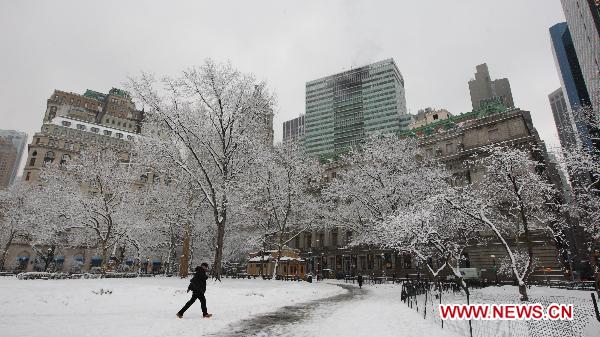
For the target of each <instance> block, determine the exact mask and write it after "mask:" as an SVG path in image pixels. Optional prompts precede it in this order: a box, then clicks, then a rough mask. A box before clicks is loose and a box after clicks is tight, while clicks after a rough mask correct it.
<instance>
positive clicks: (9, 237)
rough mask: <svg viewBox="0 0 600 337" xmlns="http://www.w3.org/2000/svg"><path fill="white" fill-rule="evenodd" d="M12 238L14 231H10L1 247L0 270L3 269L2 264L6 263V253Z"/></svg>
mask: <svg viewBox="0 0 600 337" xmlns="http://www.w3.org/2000/svg"><path fill="white" fill-rule="evenodd" d="M14 238H15V233H14V232H13V231H11V232H10V235H9V236H8V240H7V241H6V244H5V245H4V248H3V249H2V257H1V258H0V270H4V266H5V264H6V255H8V249H9V248H10V245H11V244H12V242H13V239H14Z"/></svg>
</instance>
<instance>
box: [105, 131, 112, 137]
mask: <svg viewBox="0 0 600 337" xmlns="http://www.w3.org/2000/svg"><path fill="white" fill-rule="evenodd" d="M104 135H105V136H110V135H112V131H108V130H104Z"/></svg>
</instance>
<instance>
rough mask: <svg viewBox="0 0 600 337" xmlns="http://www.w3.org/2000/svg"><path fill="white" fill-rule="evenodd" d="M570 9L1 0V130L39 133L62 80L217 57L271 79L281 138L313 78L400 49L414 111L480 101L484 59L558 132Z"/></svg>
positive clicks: (436, 1)
mask: <svg viewBox="0 0 600 337" xmlns="http://www.w3.org/2000/svg"><path fill="white" fill-rule="evenodd" d="M561 21H564V15H563V12H562V8H561V5H560V1H559V0H502V1H497V0H429V1H417V0H393V1H392V0H391V1H377V0H361V1H326V0H315V1H307V0H303V1H284V0H271V1H263V0H253V1H243V0H239V1H173V0H171V1H106V0H103V1H94V2H92V1H80V0H73V1H59V0H54V1H42V0H40V1H27V0H19V1H10V0H0V46H1V47H0V129H16V130H22V131H25V132H27V133H28V134H29V136H30V137H31V136H32V135H33V133H35V132H36V131H39V130H40V128H41V122H42V117H43V113H44V111H45V106H46V100H47V99H48V98H49V97H50V95H51V94H52V91H53V90H54V89H61V90H65V91H71V92H76V93H83V92H84V91H85V89H88V88H89V89H93V90H97V91H101V92H108V90H109V89H110V88H112V87H121V86H122V84H123V83H124V82H125V81H126V79H127V77H128V76H132V75H136V74H138V73H139V72H140V71H142V70H144V71H150V72H153V73H156V74H158V75H165V74H167V75H176V74H177V73H178V72H179V71H181V70H183V69H185V68H187V67H189V66H192V65H200V64H201V63H202V62H203V60H204V59H206V58H208V57H210V58H213V59H215V60H217V61H227V60H230V61H231V62H232V63H233V64H234V65H235V66H236V67H238V68H239V69H240V70H242V71H245V72H252V73H254V74H255V75H256V76H257V78H259V79H261V80H266V81H267V82H268V84H269V86H270V88H271V89H272V90H273V91H275V93H276V94H277V97H278V107H277V115H276V117H275V126H274V127H275V139H276V140H280V139H281V128H282V127H281V124H282V122H283V121H285V120H287V119H291V118H293V117H296V116H297V115H299V114H300V113H303V112H304V95H305V92H304V88H305V83H306V82H307V81H309V80H313V79H316V78H319V77H323V76H326V75H330V74H333V73H336V72H340V71H343V70H347V69H349V68H351V67H358V66H362V65H365V64H368V63H371V62H374V61H379V60H382V59H386V58H393V59H394V60H395V61H396V64H397V65H398V68H399V69H400V71H401V72H402V74H403V76H404V79H405V83H406V100H407V105H408V109H409V111H410V112H412V113H416V111H417V110H418V109H421V108H424V107H429V106H431V107H435V108H446V109H448V110H449V111H451V112H453V113H461V112H466V111H470V110H471V103H470V97H469V89H468V84H467V82H468V80H469V79H470V78H472V77H473V73H474V72H475V66H476V65H477V64H480V63H483V62H486V63H487V64H488V66H489V68H490V73H491V76H492V78H500V77H508V78H509V80H510V84H511V86H512V91H513V96H514V100H515V105H516V106H518V107H520V108H522V109H524V110H529V111H531V112H532V115H533V119H534V125H535V126H536V127H537V129H538V131H539V133H540V135H541V136H542V138H543V139H544V140H546V142H547V143H548V145H556V144H557V143H558V140H557V136H556V129H555V125H554V120H553V118H552V113H551V111H550V106H549V103H548V97H547V95H548V94H549V93H550V92H552V91H553V90H555V89H557V88H558V87H559V86H560V83H559V80H558V76H557V72H556V68H555V65H554V60H553V56H552V51H551V48H550V38H549V34H548V28H549V27H550V26H552V25H553V24H555V23H558V22H561Z"/></svg>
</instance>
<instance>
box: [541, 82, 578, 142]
mask: <svg viewBox="0 0 600 337" xmlns="http://www.w3.org/2000/svg"><path fill="white" fill-rule="evenodd" d="M548 100H549V101H550V108H551V109H552V116H553V117H554V123H555V124H556V130H557V131H558V138H559V140H560V145H561V146H562V147H563V148H568V147H570V146H572V145H574V144H575V142H576V137H577V132H576V131H575V130H576V126H575V120H574V119H573V114H572V113H571V112H570V111H569V108H568V105H567V101H566V99H565V95H564V93H563V89H562V88H558V89H556V90H554V91H553V92H552V93H551V94H550V95H548Z"/></svg>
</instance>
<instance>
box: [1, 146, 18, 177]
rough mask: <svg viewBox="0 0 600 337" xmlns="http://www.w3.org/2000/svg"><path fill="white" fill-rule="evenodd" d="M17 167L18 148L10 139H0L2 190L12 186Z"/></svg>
mask: <svg viewBox="0 0 600 337" xmlns="http://www.w3.org/2000/svg"><path fill="white" fill-rule="evenodd" d="M15 166H18V160H17V149H16V147H15V146H14V144H13V143H12V142H11V141H9V140H8V139H4V138H0V188H5V187H8V185H10V182H11V180H12V179H11V178H12V172H13V169H14V167H15Z"/></svg>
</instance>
